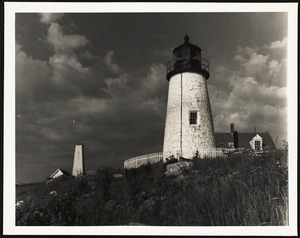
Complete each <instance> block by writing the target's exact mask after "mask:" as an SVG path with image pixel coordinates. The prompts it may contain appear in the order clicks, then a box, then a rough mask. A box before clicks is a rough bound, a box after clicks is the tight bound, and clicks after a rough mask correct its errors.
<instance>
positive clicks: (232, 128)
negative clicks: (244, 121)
mask: <svg viewBox="0 0 300 238" xmlns="http://www.w3.org/2000/svg"><path fill="white" fill-rule="evenodd" d="M233 132H234V124H233V123H230V133H233Z"/></svg>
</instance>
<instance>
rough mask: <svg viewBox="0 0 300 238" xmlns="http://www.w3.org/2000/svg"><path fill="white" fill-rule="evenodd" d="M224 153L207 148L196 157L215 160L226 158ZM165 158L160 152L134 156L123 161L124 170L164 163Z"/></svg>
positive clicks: (222, 150) (223, 150) (224, 150)
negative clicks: (216, 158)
mask: <svg viewBox="0 0 300 238" xmlns="http://www.w3.org/2000/svg"><path fill="white" fill-rule="evenodd" d="M225 152H227V150H226V149H222V148H207V149H201V150H199V151H198V155H199V157H200V158H205V157H208V158H215V157H224V156H226V154H225ZM195 155H196V154H195ZM167 157H169V155H165V156H164V155H163V153H162V152H157V153H152V154H146V155H140V156H136V157H133V158H130V159H128V160H125V161H124V168H125V169H131V168H138V167H140V166H142V165H145V164H148V163H150V164H155V163H157V162H159V161H165V159H166V158H167Z"/></svg>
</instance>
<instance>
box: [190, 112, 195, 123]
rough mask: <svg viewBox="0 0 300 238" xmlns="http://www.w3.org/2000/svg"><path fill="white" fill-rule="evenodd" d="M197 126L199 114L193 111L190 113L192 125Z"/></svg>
mask: <svg viewBox="0 0 300 238" xmlns="http://www.w3.org/2000/svg"><path fill="white" fill-rule="evenodd" d="M196 124H197V112H195V111H192V112H190V125H196Z"/></svg>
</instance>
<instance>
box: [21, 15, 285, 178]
mask: <svg viewBox="0 0 300 238" xmlns="http://www.w3.org/2000/svg"><path fill="white" fill-rule="evenodd" d="M186 33H187V34H188V35H189V37H190V42H191V43H192V44H195V45H198V46H199V47H200V48H201V49H202V57H203V58H205V59H207V60H208V61H209V63H210V78H209V79H208V91H209V97H210V102H211V108H212V115H213V122H214V128H215V132H228V131H229V125H230V123H234V124H235V129H236V130H237V131H238V132H252V131H254V127H255V128H256V131H257V132H263V131H266V130H267V131H268V132H269V133H270V134H271V136H272V138H273V140H274V141H276V138H277V145H278V146H281V145H282V140H285V139H287V129H286V127H287V122H286V116H287V112H286V110H287V102H286V100H287V90H286V86H287V76H286V74H287V72H286V71H287V70H286V67H287V65H286V64H287V63H286V61H287V60H286V58H287V13H65V14H63V13H55V14H51V13H40V14H37V13H17V14H16V17H15V37H16V38H15V44H16V47H15V49H16V50H15V54H16V55H15V56H16V62H15V63H16V71H15V72H16V76H15V81H16V88H15V91H16V182H37V181H42V180H44V179H45V178H46V177H47V176H49V175H50V174H51V173H52V172H54V171H55V170H56V169H57V168H61V169H64V170H67V171H69V172H71V170H72V163H73V156H74V149H75V145H76V144H77V143H82V144H84V148H85V151H84V153H85V165H86V169H87V170H93V169H97V168H100V167H102V166H113V167H119V168H121V167H123V162H124V160H126V159H128V158H130V157H133V156H138V155H143V154H148V153H154V152H160V151H162V146H163V135H164V126H165V116H166V105H167V95H168V81H167V79H166V67H165V65H166V63H167V62H168V61H169V60H171V59H172V50H173V49H174V48H175V47H177V46H179V45H180V44H182V43H183V42H184V39H183V38H184V36H185V34H186Z"/></svg>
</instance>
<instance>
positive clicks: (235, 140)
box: [233, 131, 239, 148]
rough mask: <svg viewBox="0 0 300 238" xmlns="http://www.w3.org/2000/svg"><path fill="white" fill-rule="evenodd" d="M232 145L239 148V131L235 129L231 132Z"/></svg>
mask: <svg viewBox="0 0 300 238" xmlns="http://www.w3.org/2000/svg"><path fill="white" fill-rule="evenodd" d="M233 147H234V148H239V133H238V132H237V131H234V132H233Z"/></svg>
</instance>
